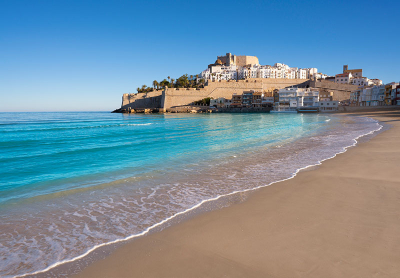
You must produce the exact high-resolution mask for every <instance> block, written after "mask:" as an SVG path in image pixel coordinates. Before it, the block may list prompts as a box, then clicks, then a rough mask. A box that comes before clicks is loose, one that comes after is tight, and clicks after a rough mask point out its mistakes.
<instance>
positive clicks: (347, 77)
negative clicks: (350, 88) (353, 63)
mask: <svg viewBox="0 0 400 278" xmlns="http://www.w3.org/2000/svg"><path fill="white" fill-rule="evenodd" d="M352 78H353V75H352V74H351V72H348V73H340V74H336V75H335V83H340V84H350V83H351V79H352Z"/></svg>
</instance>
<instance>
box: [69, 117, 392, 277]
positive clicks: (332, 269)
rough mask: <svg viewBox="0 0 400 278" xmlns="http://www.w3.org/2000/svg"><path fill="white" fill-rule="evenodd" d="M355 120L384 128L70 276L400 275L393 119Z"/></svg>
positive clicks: (148, 236) (131, 243)
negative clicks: (308, 168) (289, 176)
mask: <svg viewBox="0 0 400 278" xmlns="http://www.w3.org/2000/svg"><path fill="white" fill-rule="evenodd" d="M364 114H365V115H367V116H371V117H373V118H375V119H377V120H379V121H381V122H383V123H384V124H388V125H390V127H391V128H389V129H388V130H385V131H383V132H381V133H380V134H378V135H377V136H375V137H373V138H372V139H371V140H369V141H367V142H361V143H359V144H358V145H357V146H356V147H354V148H350V149H348V151H347V152H345V153H343V154H340V155H338V156H337V157H335V158H333V159H330V160H327V161H325V162H323V163H322V165H320V166H319V167H317V168H316V169H315V170H311V171H302V172H300V173H299V174H298V175H297V176H296V177H295V178H293V179H291V180H287V181H284V182H281V183H277V184H274V185H271V186H269V187H266V188H263V189H260V190H258V191H257V192H256V193H254V194H252V195H251V196H250V197H249V199H248V200H246V201H245V202H242V203H238V204H235V205H232V206H230V207H227V208H223V209H220V210H215V211H212V212H207V213H204V214H201V215H199V216H196V217H194V218H192V219H189V220H187V221H184V222H183V223H180V224H177V225H174V226H172V227H169V228H167V229H165V230H163V231H161V232H157V233H153V234H150V235H147V236H144V237H141V238H139V239H137V240H134V241H131V242H129V243H127V244H125V245H124V246H122V247H121V248H119V249H117V250H116V251H115V252H114V253H112V254H111V255H110V256H109V257H107V258H106V259H104V260H100V261H97V262H95V263H94V264H92V265H90V266H89V267H88V268H86V269H85V270H84V271H82V272H81V273H79V274H78V275H76V276H74V277H399V276H400V175H399V173H398V171H400V143H399V142H400V111H399V110H396V111H391V112H390V111H376V112H368V113H364ZM358 115H361V113H358Z"/></svg>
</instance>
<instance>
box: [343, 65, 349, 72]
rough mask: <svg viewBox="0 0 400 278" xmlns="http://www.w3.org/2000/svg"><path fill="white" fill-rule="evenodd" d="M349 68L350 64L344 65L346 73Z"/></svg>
mask: <svg viewBox="0 0 400 278" xmlns="http://www.w3.org/2000/svg"><path fill="white" fill-rule="evenodd" d="M348 69H349V65H344V66H343V73H346V70H348Z"/></svg>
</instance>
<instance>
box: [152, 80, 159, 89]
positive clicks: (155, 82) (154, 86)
mask: <svg viewBox="0 0 400 278" xmlns="http://www.w3.org/2000/svg"><path fill="white" fill-rule="evenodd" d="M156 87H158V82H157V80H154V81H153V88H154V89H155V88H156Z"/></svg>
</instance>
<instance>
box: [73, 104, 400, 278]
mask: <svg viewBox="0 0 400 278" xmlns="http://www.w3.org/2000/svg"><path fill="white" fill-rule="evenodd" d="M368 112H369V111H368ZM369 113H371V112H369ZM372 113H373V112H372ZM360 114H362V113H356V115H360ZM394 114H396V115H392V117H394V116H399V114H400V113H398V111H397V112H394ZM369 116H370V115H369ZM382 119H384V118H382ZM382 119H380V120H382ZM390 121H393V119H390ZM393 128H394V129H396V127H392V129H393ZM387 132H388V131H385V132H383V133H381V134H378V135H377V136H375V137H373V138H372V139H371V141H372V142H373V141H374V140H375V138H376V137H382V136H383V135H382V134H387ZM360 144H361V145H363V147H365V145H368V144H370V141H369V142H366V143H360ZM357 146H358V145H357ZM358 147H360V146H358ZM357 149H359V148H349V147H348V148H347V150H348V152H346V153H344V154H343V153H342V155H341V156H339V157H340V158H342V157H343V156H349V154H350V153H353V152H354V150H357ZM350 150H351V152H350ZM337 160H338V157H337V158H336V159H329V160H327V161H326V160H325V162H324V163H323V164H322V165H320V166H318V169H316V170H313V171H300V173H298V174H297V175H296V174H295V175H294V176H296V178H294V179H293V177H291V178H289V179H287V180H286V181H282V182H279V186H265V188H261V189H258V191H257V193H258V194H253V195H252V196H250V197H249V198H248V199H247V200H246V201H245V202H243V203H239V204H234V205H232V206H230V207H226V208H223V209H221V210H216V211H211V212H207V213H204V214H201V215H198V216H195V217H194V218H192V219H189V220H187V221H184V222H183V223H179V224H177V225H174V226H172V227H168V228H167V229H165V230H163V231H161V232H155V233H150V234H148V235H146V236H144V237H140V238H138V239H136V240H134V241H129V242H126V243H125V244H124V245H123V246H121V247H119V248H117V250H116V251H115V252H114V253H112V254H111V255H110V256H108V257H107V258H106V259H103V260H100V261H97V262H95V263H93V264H92V265H90V266H89V267H87V268H86V269H84V270H83V271H82V272H81V273H78V274H77V275H76V276H74V277H110V276H118V277H128V276H129V275H128V273H133V272H132V271H135V270H134V269H136V270H138V268H140V269H141V270H140V271H141V272H137V273H138V274H139V273H141V274H140V275H141V276H142V277H143V276H144V277H157V276H158V275H161V276H163V275H162V274H163V273H164V274H165V272H164V271H165V267H166V265H165V262H166V261H168V262H169V263H168V265H169V267H168V269H169V270H170V271H172V272H171V273H170V274H168V275H166V276H169V275H172V276H175V277H176V276H177V277H184V276H186V275H190V273H192V272H187V271H189V270H195V269H198V268H199V267H200V269H198V270H197V271H194V272H193V273H192V274H195V275H194V276H196V275H198V276H207V275H222V274H229V273H231V270H232V269H236V268H237V266H234V265H230V264H229V267H228V268H227V266H226V265H225V266H221V267H219V266H216V265H215V264H214V263H213V261H209V260H208V259H209V257H208V256H206V257H205V258H202V259H203V260H201V262H199V263H198V264H197V263H192V264H189V265H190V266H191V267H189V265H187V266H183V265H182V263H184V264H186V263H187V259H188V258H189V257H191V256H195V253H196V252H194V251H195V250H192V249H191V250H180V251H178V250H175V249H176V248H175V249H174V248H172V249H171V250H169V249H170V248H169V247H171V246H169V247H167V246H168V245H170V244H169V243H168V242H165V241H164V240H162V239H163V238H165V237H166V238H169V237H171V238H173V239H174V240H177V242H174V243H175V245H176V244H178V242H180V240H179V239H176V236H177V235H181V236H182V237H183V238H185V239H187V238H191V237H194V238H193V242H198V241H199V240H201V239H202V237H203V236H201V237H200V238H199V235H198V233H196V225H198V224H199V223H202V222H204V221H206V222H209V221H212V222H213V221H214V224H215V221H216V219H215V217H218V218H219V217H228V216H231V212H230V211H237V210H238V207H241V206H245V207H246V206H251V205H250V204H251V203H254V199H257V198H258V196H259V195H261V194H267V191H273V192H279V191H280V188H281V186H282V190H283V188H284V187H287V185H286V184H292V183H296V182H297V180H299V179H300V178H299V177H300V176H304V175H306V176H308V175H311V176H314V175H315V173H317V172H318V171H321V170H320V168H325V167H326V166H325V165H326V164H327V163H329V164H332V163H333V164H337V163H335V161H337ZM341 160H343V159H341ZM324 166H325V167H324ZM306 168H308V167H306ZM292 186H293V185H292ZM399 187H400V186H399ZM271 188H273V189H271ZM254 195H257V196H254ZM241 213H243V212H241ZM286 216H287V215H286ZM249 218H255V217H254V216H250V217H249ZM244 221H246V220H244ZM248 221H251V220H248ZM224 224H226V225H228V224H229V223H224ZM231 225H235V224H234V223H231ZM188 226H190V227H189V229H188ZM214 226H215V225H214ZM217 226H221V225H217ZM211 227H212V228H213V229H208V230H211V231H209V232H208V233H207V234H210V235H209V237H210V238H207V240H206V241H204V238H203V239H202V240H203V241H202V243H203V244H204V245H205V246H208V244H207V243H208V242H209V241H210V240H211V241H215V237H217V238H218V233H220V232H222V233H228V232H229V231H230V230H232V229H228V230H223V231H218V232H217V233H216V231H215V227H213V226H211ZM197 228H199V227H198V226H197ZM209 228H210V227H209ZM246 228H249V227H246ZM202 230H203V229H202ZM196 236H197V237H196ZM213 237H214V239H213ZM226 237H227V238H229V237H231V235H229V233H228V234H227V235H226ZM231 242H235V239H231ZM189 245H190V244H189ZM217 245H218V244H217ZM175 247H176V246H175ZM156 249H160V250H163V252H161V253H162V254H164V256H165V255H168V257H171V258H173V257H175V258H176V262H174V263H172V262H171V261H170V260H169V259H167V258H165V257H164V256H163V255H162V254H161V253H160V252H157V250H156ZM139 250H140V251H139ZM214 251H216V250H214ZM217 251H218V250H217ZM253 251H257V248H256V249H255V250H253ZM142 252H143V253H144V254H148V255H149V256H151V257H152V259H146V256H141V255H140V254H143V253H142ZM193 252H194V253H193ZM130 257H131V258H130ZM211 257H213V256H211ZM250 257H252V256H250ZM214 259H215V258H214ZM181 260H183V261H181ZM150 261H151V262H154V264H155V265H153V263H151V262H150ZM120 262H125V264H122V263H120ZM158 262H160V263H161V265H158ZM207 262H208V263H210V265H209V264H208V263H207ZM134 263H135V264H134ZM236 263H238V262H236ZM171 264H172V265H171ZM145 266H147V267H150V266H151V268H148V269H147V270H148V271H144V269H145ZM208 266H213V267H212V268H211V269H212V270H213V271H212V272H209V271H211V270H205V269H203V268H204V267H208ZM398 267H400V266H398ZM201 269H203V272H202V270H201ZM246 269H247V270H246V271H248V272H238V273H236V274H239V273H242V274H245V276H254V275H255V276H258V274H261V273H258V272H257V273H258V274H257V273H255V272H254V271H253V270H254V269H252V268H251V267H250V269H249V268H246ZM257 269H258V268H257ZM138 271H139V270H138ZM143 271H144V272H143ZM204 271H206V272H204ZM168 273H169V272H168ZM262 273H263V274H262V276H264V277H265V274H266V273H265V272H262ZM231 274H232V276H235V275H236V274H235V275H234V273H231ZM277 274H278V273H277ZM229 276H231V275H229ZM236 276H241V275H236ZM289 277H290V276H289Z"/></svg>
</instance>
